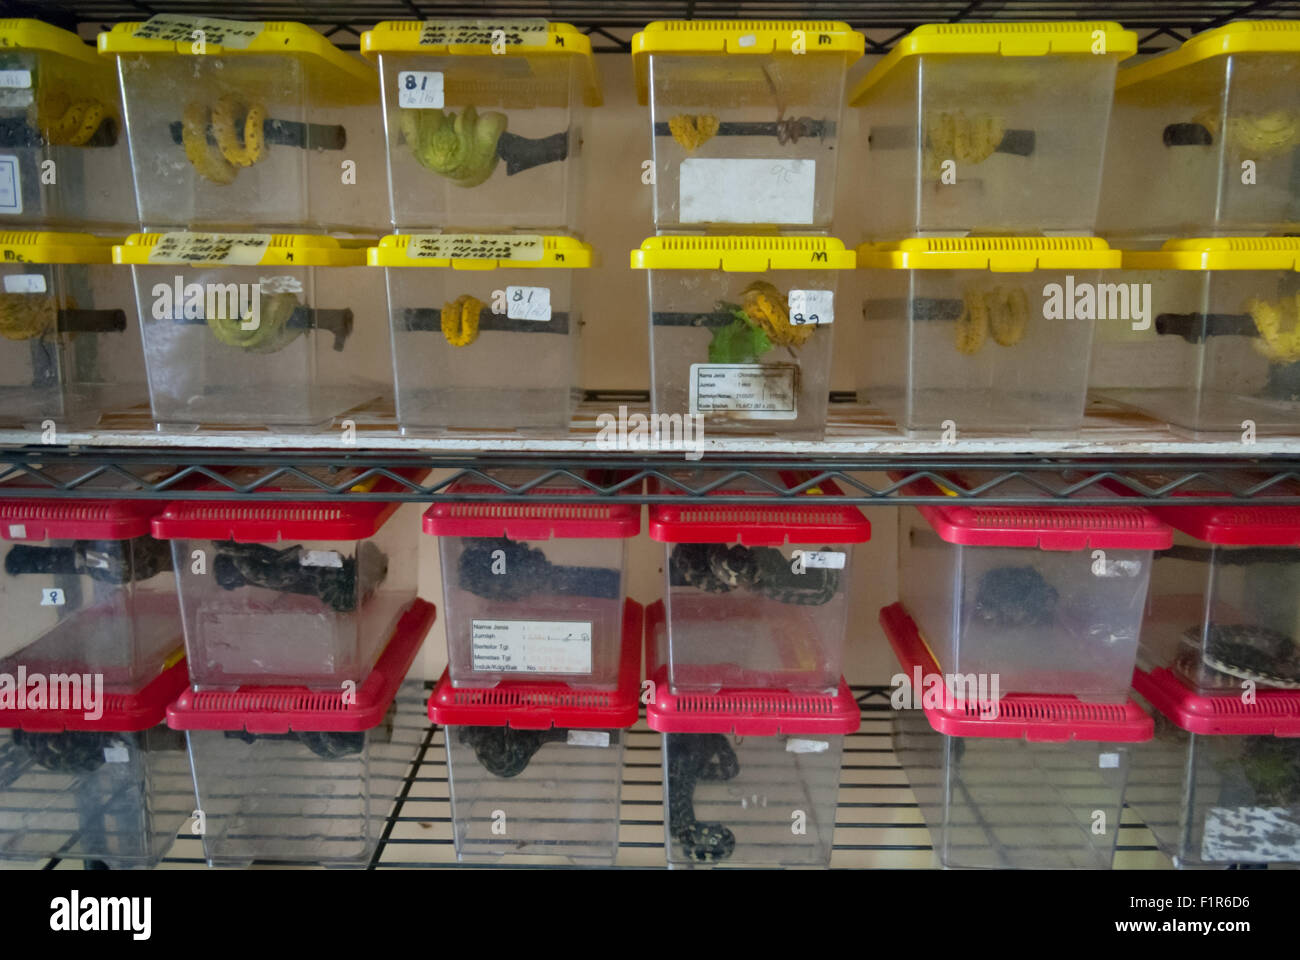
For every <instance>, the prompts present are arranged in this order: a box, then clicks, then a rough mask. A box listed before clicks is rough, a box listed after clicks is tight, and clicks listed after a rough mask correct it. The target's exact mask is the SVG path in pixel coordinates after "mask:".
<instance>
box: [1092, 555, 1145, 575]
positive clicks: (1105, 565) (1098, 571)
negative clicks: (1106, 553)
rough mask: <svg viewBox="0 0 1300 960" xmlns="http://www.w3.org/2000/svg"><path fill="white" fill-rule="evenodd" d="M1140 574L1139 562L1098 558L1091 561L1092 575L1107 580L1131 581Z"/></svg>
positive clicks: (1140, 565) (1140, 564)
mask: <svg viewBox="0 0 1300 960" xmlns="http://www.w3.org/2000/svg"><path fill="white" fill-rule="evenodd" d="M1141 572H1142V561H1141V560H1106V559H1103V558H1100V557H1099V558H1097V559H1096V560H1093V561H1092V575H1093V576H1094V577H1102V578H1103V579H1107V580H1118V579H1119V578H1121V577H1126V578H1128V579H1130V580H1131V579H1133V578H1134V577H1136V576H1137V575H1138V574H1139V573H1141Z"/></svg>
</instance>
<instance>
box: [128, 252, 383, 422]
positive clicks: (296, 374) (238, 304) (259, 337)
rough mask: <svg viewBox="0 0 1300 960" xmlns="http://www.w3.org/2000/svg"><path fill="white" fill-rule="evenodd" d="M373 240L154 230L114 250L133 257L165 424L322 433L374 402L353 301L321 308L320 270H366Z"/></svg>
mask: <svg viewBox="0 0 1300 960" xmlns="http://www.w3.org/2000/svg"><path fill="white" fill-rule="evenodd" d="M368 244H369V241H366V240H339V239H335V238H332V237H318V236H307V235H302V234H275V235H271V234H210V233H204V234H196V233H162V234H159V233H153V234H135V235H133V236H130V237H128V238H127V240H126V243H125V244H124V245H122V246H118V247H115V248H114V250H113V256H114V259H115V261H116V262H117V263H121V264H130V265H131V274H132V276H133V277H134V279H135V293H136V301H137V303H138V304H139V308H140V316H141V318H142V319H141V324H140V326H141V329H142V330H143V332H144V355H145V363H146V365H147V367H148V373H149V396H150V401H151V404H152V407H153V417H154V421H155V422H156V423H157V424H158V427H159V429H166V430H174V431H185V430H197V429H198V428H199V427H200V426H202V425H205V424H208V425H236V426H238V425H248V426H260V427H265V428H267V429H270V430H287V431H296V430H303V429H316V430H321V429H325V428H327V427H328V426H329V425H330V424H331V422H332V421H333V420H334V418H335V417H337V416H339V415H341V414H343V413H345V412H347V411H348V410H350V409H352V408H353V407H356V406H358V405H359V404H362V403H365V402H367V401H369V400H373V399H374V398H375V397H376V396H377V395H378V394H379V393H380V390H379V389H378V387H377V386H376V385H375V384H374V383H372V382H367V381H365V380H364V379H363V378H362V377H361V374H360V372H359V371H358V362H359V361H358V357H359V355H360V354H361V353H362V352H363V350H364V345H363V344H362V343H358V342H357V340H358V339H359V338H362V337H364V336H365V334H363V333H360V332H356V331H354V329H353V326H354V320H353V311H352V308H351V307H352V305H351V304H350V303H345V304H339V303H326V304H318V303H317V288H318V286H321V287H324V286H325V278H322V277H318V276H317V270H319V269H324V268H330V269H331V272H332V271H333V270H334V269H335V268H344V267H360V266H363V265H364V264H365V262H366V252H365V251H366V247H367V246H368ZM354 276H355V275H354ZM331 279H332V280H335V281H337V282H338V283H339V285H341V284H342V282H343V278H331ZM357 280H358V281H360V280H361V277H359V276H358V277H357ZM358 309H360V307H358ZM354 334H355V335H354ZM371 335H373V334H371Z"/></svg>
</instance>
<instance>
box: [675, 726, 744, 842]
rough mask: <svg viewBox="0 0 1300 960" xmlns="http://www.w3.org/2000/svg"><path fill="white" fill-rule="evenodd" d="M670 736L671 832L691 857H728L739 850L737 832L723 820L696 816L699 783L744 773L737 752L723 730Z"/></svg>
mask: <svg viewBox="0 0 1300 960" xmlns="http://www.w3.org/2000/svg"><path fill="white" fill-rule="evenodd" d="M667 737H668V742H667V744H666V747H667V750H668V829H669V832H670V833H671V835H672V838H673V839H674V840H676V841H677V842H678V843H680V844H681V845H682V850H683V852H685V854H686V856H687V857H689V858H690V859H691V860H694V861H696V862H697V863H716V862H717V861H719V860H725V859H727V857H729V856H731V854H732V851H734V850H735V849H736V835H735V834H734V833H732V832H731V830H730V829H728V828H727V827H726V826H724V825H723V824H721V823H701V822H700V821H699V820H697V819H695V784H696V783H698V782H699V781H701V780H704V781H709V782H718V781H722V780H730V779H732V778H733V777H735V776H736V774H738V773H740V763H739V762H738V761H737V760H736V751H735V750H733V749H732V748H731V744H730V743H728V742H727V738H726V737H725V736H723V735H722V734H720V733H670V734H668V735H667Z"/></svg>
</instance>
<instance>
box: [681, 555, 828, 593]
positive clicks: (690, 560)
mask: <svg viewBox="0 0 1300 960" xmlns="http://www.w3.org/2000/svg"><path fill="white" fill-rule="evenodd" d="M822 549H823V550H826V551H829V550H830V547H823V548H822ZM669 583H670V585H671V586H675V587H681V586H686V587H695V588H696V589H698V590H703V591H705V592H706V593H727V592H729V591H731V590H735V589H737V588H742V587H743V588H744V589H747V590H752V591H754V592H755V593H759V594H762V595H763V596H765V597H767V598H768V599H770V600H775V601H777V602H778V603H793V604H800V605H802V606H814V607H815V606H821V605H822V604H824V603H828V602H829V601H830V600H831V599H832V598H833V597H834V596H835V591H836V590H837V589H838V588H839V583H840V578H839V571H837V570H831V569H825V568H815V569H805V570H804V572H802V573H795V572H794V569H793V564H792V562H791V561H790V560H788V559H786V557H785V555H784V554H782V553H781V551H780V550H777V549H776V548H775V547H743V546H741V545H739V544H735V545H733V546H728V545H727V544H725V543H679V544H677V545H676V546H675V547H673V552H672V555H671V558H670V570H669Z"/></svg>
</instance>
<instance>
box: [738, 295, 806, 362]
mask: <svg viewBox="0 0 1300 960" xmlns="http://www.w3.org/2000/svg"><path fill="white" fill-rule="evenodd" d="M740 308H741V309H742V310H743V311H744V312H745V316H746V317H747V318H748V319H749V322H750V323H751V324H753V325H754V326H756V327H758V328H759V329H760V330H762V331H763V332H764V333H765V334H767V338H768V339H769V340H770V341H772V343H773V344H777V345H780V346H786V347H802V346H803V345H804V344H805V343H807V342H808V339H809V338H810V337H811V336H812V335H813V330H814V329H815V326H816V325H815V324H800V325H799V326H795V325H794V324H792V323H791V322H790V311H789V308H788V306H787V303H786V298H785V294H783V293H782V292H781V291H780V290H778V289H777V288H776V287H774V286H772V284H770V283H768V282H766V281H764V280H758V281H755V282H754V283H751V284H750V285H749V286H747V287H746V288H745V289H744V290H742V291H741V294H740Z"/></svg>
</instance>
